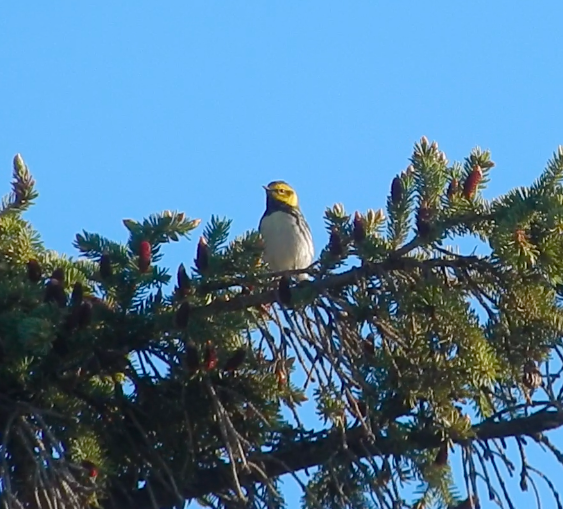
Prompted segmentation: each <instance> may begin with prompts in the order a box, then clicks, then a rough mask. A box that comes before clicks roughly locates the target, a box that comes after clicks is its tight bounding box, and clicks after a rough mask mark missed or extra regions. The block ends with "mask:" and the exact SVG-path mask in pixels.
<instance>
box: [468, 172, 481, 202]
mask: <svg viewBox="0 0 563 509" xmlns="http://www.w3.org/2000/svg"><path fill="white" fill-rule="evenodd" d="M482 179H483V172H482V171H481V167H480V166H479V165H475V166H474V167H473V170H472V171H471V173H470V174H469V176H468V177H467V179H466V180H465V184H463V196H464V197H465V199H466V200H470V199H471V198H473V196H474V195H475V192H476V191H477V187H478V186H479V184H480V182H481V180H482Z"/></svg>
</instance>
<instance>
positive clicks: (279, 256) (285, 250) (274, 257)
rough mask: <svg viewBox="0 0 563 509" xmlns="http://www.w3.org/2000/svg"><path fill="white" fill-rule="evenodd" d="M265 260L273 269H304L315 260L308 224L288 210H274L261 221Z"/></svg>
mask: <svg viewBox="0 0 563 509" xmlns="http://www.w3.org/2000/svg"><path fill="white" fill-rule="evenodd" d="M260 233H261V234H262V237H263V239H264V260H265V261H266V262H267V263H268V265H269V266H270V268H271V269H272V270H273V271H276V272H277V271H282V270H294V269H304V268H306V267H308V266H309V265H311V263H312V262H313V256H314V252H313V241H312V238H311V233H310V231H309V229H308V228H307V227H306V226H301V227H298V225H297V219H296V218H295V217H294V216H292V215H291V214H288V213H287V212H281V211H277V212H273V213H272V214H269V215H267V216H265V217H264V218H262V221H260Z"/></svg>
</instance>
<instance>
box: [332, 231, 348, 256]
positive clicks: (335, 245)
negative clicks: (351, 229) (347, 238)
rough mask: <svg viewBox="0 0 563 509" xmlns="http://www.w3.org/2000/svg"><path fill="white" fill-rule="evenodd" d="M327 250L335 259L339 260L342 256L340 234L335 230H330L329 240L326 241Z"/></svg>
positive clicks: (342, 248) (342, 246) (342, 249)
mask: <svg viewBox="0 0 563 509" xmlns="http://www.w3.org/2000/svg"><path fill="white" fill-rule="evenodd" d="M328 250H329V252H330V254H331V255H332V256H334V257H335V258H341V257H342V256H343V255H344V245H343V243H342V237H341V236H340V232H339V231H338V230H337V229H336V228H332V230H331V232H330V239H329V241H328Z"/></svg>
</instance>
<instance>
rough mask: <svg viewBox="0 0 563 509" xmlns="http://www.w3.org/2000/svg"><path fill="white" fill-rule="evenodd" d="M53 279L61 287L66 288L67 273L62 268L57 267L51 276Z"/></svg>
mask: <svg viewBox="0 0 563 509" xmlns="http://www.w3.org/2000/svg"><path fill="white" fill-rule="evenodd" d="M51 279H56V280H57V281H58V282H59V283H60V284H61V286H62V287H63V288H64V286H65V271H64V270H63V269H62V268H61V267H57V268H56V269H55V270H54V271H53V273H52V274H51Z"/></svg>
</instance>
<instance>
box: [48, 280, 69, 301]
mask: <svg viewBox="0 0 563 509" xmlns="http://www.w3.org/2000/svg"><path fill="white" fill-rule="evenodd" d="M43 300H44V302H56V303H57V304H58V305H59V307H61V308H64V307H65V306H66V293H65V291H64V288H63V285H62V283H61V282H60V281H59V280H58V279H54V278H51V279H50V280H49V282H48V283H47V285H46V286H45V296H44V299H43Z"/></svg>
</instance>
